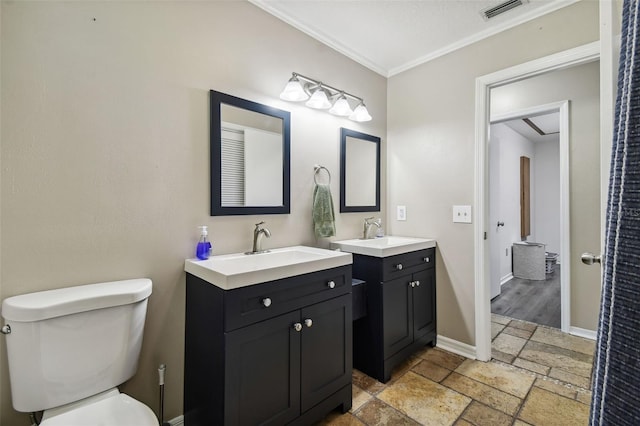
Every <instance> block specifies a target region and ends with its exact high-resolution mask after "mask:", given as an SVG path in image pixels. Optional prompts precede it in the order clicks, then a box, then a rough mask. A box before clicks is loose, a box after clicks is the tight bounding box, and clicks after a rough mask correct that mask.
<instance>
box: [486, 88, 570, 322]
mask: <svg viewBox="0 0 640 426" xmlns="http://www.w3.org/2000/svg"><path fill="white" fill-rule="evenodd" d="M500 90H501V92H500V93H497V94H496V96H494V98H495V100H496V101H497V102H500V101H501V98H500V97H501V96H502V97H504V96H505V95H506V96H511V95H512V94H511V93H510V92H509V88H508V86H505V87H503V88H502V89H500ZM569 140H570V135H569V101H567V100H564V101H560V102H554V103H551V104H545V105H539V106H534V107H532V108H526V109H520V110H514V111H510V112H508V113H504V114H499V115H492V116H491V122H490V132H489V150H488V161H489V227H488V231H487V232H488V234H489V235H488V241H489V257H490V260H489V268H490V273H489V277H490V299H491V312H492V313H493V314H498V315H501V316H505V317H511V318H515V319H519V320H524V321H528V322H533V323H536V324H540V325H546V326H550V327H554V328H560V329H562V330H563V331H565V332H568V331H569V330H568V328H569V327H568V325H569V318H568V313H569V309H568V307H569V301H570V286H569V283H570V282H571V281H570V270H571V268H570V262H568V261H567V262H565V263H566V264H563V262H562V259H563V258H564V259H568V258H569V256H570V234H569V229H570V226H569V219H570V215H569V202H568V200H569V185H568V182H569ZM522 158H526V159H527V162H529V161H530V164H531V167H530V172H528V176H527V182H529V181H530V185H528V188H527V192H528V193H527V199H528V200H530V202H529V203H528V204H527V205H525V206H523V205H522V203H521V200H520V198H521V196H522V190H523V188H522V182H521V179H519V178H521V177H522V170H521V167H519V166H520V162H519V160H522ZM529 187H530V188H529ZM525 208H526V210H527V211H526V215H525V214H524V210H525ZM525 216H526V217H527V218H528V226H526V227H524V226H522V224H523V217H525ZM525 229H526V230H527V231H526V232H525ZM561 264H563V266H561ZM503 285H504V289H505V292H504V293H502V291H501V290H502V286H503Z"/></svg>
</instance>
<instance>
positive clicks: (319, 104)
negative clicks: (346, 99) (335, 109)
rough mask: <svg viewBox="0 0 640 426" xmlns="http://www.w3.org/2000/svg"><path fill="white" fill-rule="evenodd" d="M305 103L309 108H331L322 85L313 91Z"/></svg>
mask: <svg viewBox="0 0 640 426" xmlns="http://www.w3.org/2000/svg"><path fill="white" fill-rule="evenodd" d="M305 105H306V106H308V107H309V108H315V109H327V108H331V102H329V98H327V94H326V93H325V91H324V89H323V88H322V87H319V88H318V89H317V90H316V91H315V92H313V95H311V98H310V99H309V100H308V101H307V103H306V104H305Z"/></svg>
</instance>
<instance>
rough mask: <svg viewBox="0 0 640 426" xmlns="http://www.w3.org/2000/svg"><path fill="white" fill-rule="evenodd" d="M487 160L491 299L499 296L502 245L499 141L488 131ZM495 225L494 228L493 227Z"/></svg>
mask: <svg viewBox="0 0 640 426" xmlns="http://www.w3.org/2000/svg"><path fill="white" fill-rule="evenodd" d="M489 158H490V160H489V161H490V163H491V167H490V168H489V194H490V195H489V225H490V226H489V229H488V230H487V233H488V235H487V238H488V239H489V247H490V248H489V253H490V254H489V256H490V260H489V263H490V268H491V272H490V274H489V277H490V280H491V296H490V298H491V299H493V298H495V297H497V296H500V278H501V277H500V260H501V257H502V244H501V241H500V230H501V227H499V226H498V225H497V224H498V222H500V223H502V221H501V220H500V199H499V197H497V196H495V194H498V191H499V190H500V139H499V138H497V137H495V136H492V135H491V130H489ZM494 225H495V226H494Z"/></svg>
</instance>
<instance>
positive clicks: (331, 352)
mask: <svg viewBox="0 0 640 426" xmlns="http://www.w3.org/2000/svg"><path fill="white" fill-rule="evenodd" d="M301 312H302V317H301V318H302V324H303V329H302V332H301V333H300V335H301V339H302V343H301V345H302V348H301V362H300V364H301V369H302V371H301V377H302V379H301V394H302V412H305V411H307V410H308V409H309V408H312V407H313V406H314V405H316V404H318V403H319V402H321V401H322V400H324V399H326V398H327V397H328V396H330V395H331V394H332V393H334V392H336V391H338V390H339V389H341V388H343V387H344V386H346V385H348V384H349V383H351V373H352V362H353V361H352V359H353V355H352V354H353V353H352V345H353V343H352V342H353V339H352V320H351V317H352V314H351V294H346V295H344V296H341V297H337V298H335V299H331V300H328V301H326V302H322V303H317V304H315V305H312V306H309V307H307V308H304V309H302V311H301ZM309 321H310V322H309Z"/></svg>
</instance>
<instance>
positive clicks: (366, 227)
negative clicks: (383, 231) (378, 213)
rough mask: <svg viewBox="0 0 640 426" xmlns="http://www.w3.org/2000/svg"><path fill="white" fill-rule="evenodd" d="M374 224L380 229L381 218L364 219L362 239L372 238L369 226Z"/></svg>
mask: <svg viewBox="0 0 640 426" xmlns="http://www.w3.org/2000/svg"><path fill="white" fill-rule="evenodd" d="M374 225H375V226H377V229H380V228H381V227H382V219H381V218H377V219H374V218H373V217H368V218H366V219H365V220H364V229H363V230H362V239H364V240H370V239H372V238H373V236H371V228H372V227H373V226H374Z"/></svg>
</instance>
